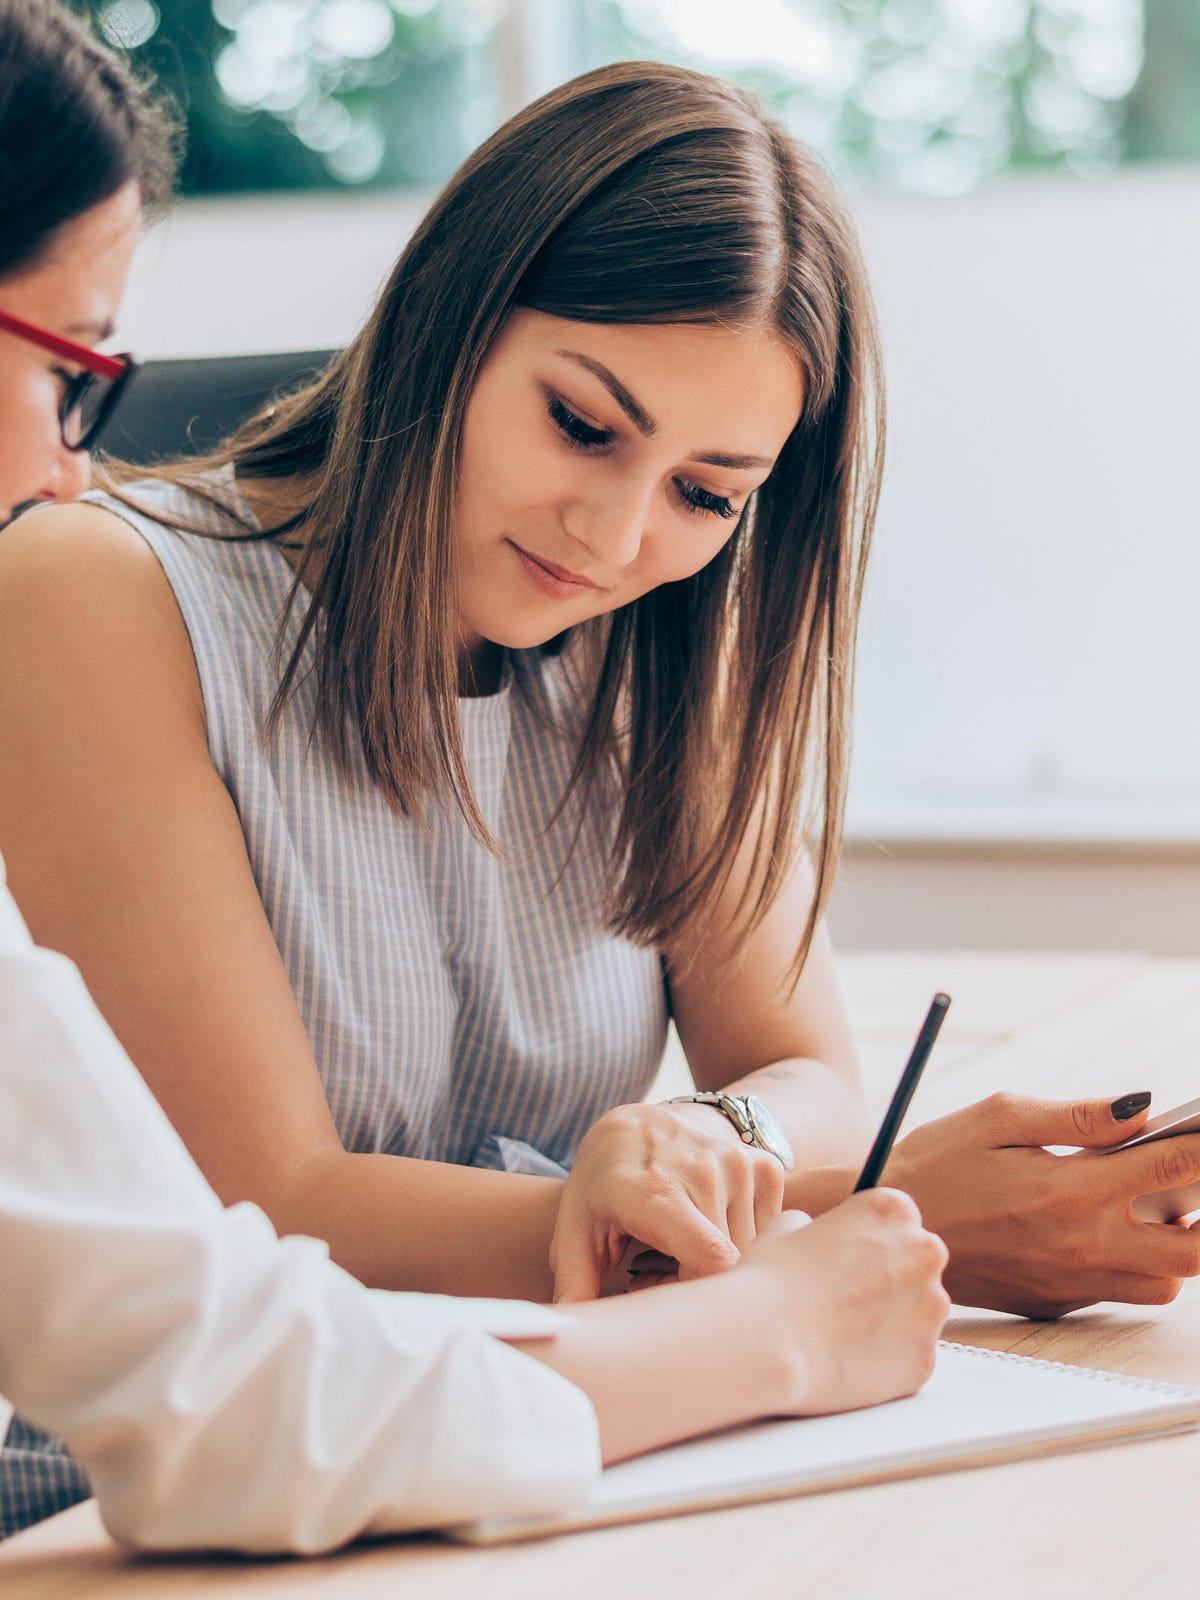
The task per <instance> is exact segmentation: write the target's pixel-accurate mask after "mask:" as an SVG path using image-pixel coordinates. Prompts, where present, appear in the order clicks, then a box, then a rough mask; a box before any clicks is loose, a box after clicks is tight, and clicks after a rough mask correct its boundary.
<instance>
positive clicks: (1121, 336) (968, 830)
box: [124, 168, 1200, 840]
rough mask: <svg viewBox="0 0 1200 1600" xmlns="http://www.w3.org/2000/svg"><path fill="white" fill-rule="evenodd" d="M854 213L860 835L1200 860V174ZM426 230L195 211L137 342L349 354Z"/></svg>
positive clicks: (175, 351) (136, 303)
mask: <svg viewBox="0 0 1200 1600" xmlns="http://www.w3.org/2000/svg"><path fill="white" fill-rule="evenodd" d="M856 205H857V209H858V212H859V215H860V218H861V221H862V224H863V229H864V233H865V236H866V240H867V247H868V253H869V256H870V260H871V264H872V269H873V274H874V281H875V284H876V288H877V294H878V298H879V302H880V309H881V313H882V319H883V324H884V331H885V340H886V346H887V355H888V364H889V371H890V389H891V434H890V450H889V466H888V475H887V483H886V489H885V495H884V503H883V510H882V517H881V523H880V529H879V536H878V543H877V546H876V552H875V557H874V570H873V574H872V578H871V582H870V592H869V596H868V605H867V611H866V616H865V619H864V629H863V653H862V664H861V674H860V694H859V717H858V725H857V726H858V733H857V754H856V769H855V779H854V786H853V800H852V824H853V827H854V831H855V832H857V833H859V834H866V835H874V836H883V837H888V836H892V837H896V838H904V837H910V838H911V837H928V836H944V835H946V834H951V835H956V836H958V837H965V838H972V837H984V838H1000V839H1003V838H1006V837H1020V838H1055V837H1067V838H1077V837H1081V836H1083V837H1095V838H1099V839H1113V838H1118V839H1119V838H1125V837H1141V836H1147V837H1152V838H1157V839H1169V840H1200V713H1198V712H1197V709H1196V708H1197V691H1198V689H1200V628H1197V627H1196V625H1195V622H1194V614H1195V610H1196V606H1197V601H1198V599H1200V517H1198V516H1197V510H1196V465H1197V463H1198V462H1200V449H1197V445H1196V438H1197V433H1198V430H1200V405H1198V404H1197V395H1196V385H1197V376H1196V375H1197V374H1198V373H1200V293H1198V290H1197V285H1198V284H1200V168H1181V169H1179V170H1172V169H1143V170H1130V171H1125V172H1123V173H1121V174H1119V175H1118V176H1115V177H1112V178H1109V179H1105V180H1103V181H1097V182H1082V181H1079V180H1074V179H1070V178H1066V177H1062V178H1060V177H1044V176H1039V177H1036V178H1034V177H1030V178H1023V179H1020V180H1010V181H1007V182H1004V183H997V184H994V185H992V186H990V187H988V188H986V189H983V190H981V191H979V192H978V193H975V194H972V195H968V196H965V197H963V198H959V199H954V200H931V199H920V198H912V197H884V196H880V195H861V196H859V197H858V199H857V201H856ZM415 215H416V209H415V208H414V205H413V203H412V202H411V201H409V200H407V199H404V198H397V197H392V196H382V197H378V196H373V197H369V198H364V197H358V196H352V195H337V196H332V197H327V198H312V197H300V198H276V197H270V198H261V197H255V198H252V199H249V200H238V201H222V202H206V203H203V204H192V205H185V206H182V207H180V208H179V210H178V211H177V213H176V214H175V216H174V217H173V218H172V219H171V220H170V221H168V222H167V223H165V224H163V225H161V226H160V227H159V228H158V229H156V230H155V231H154V232H153V233H151V234H150V235H149V236H148V238H147V240H146V242H145V244H144V245H143V248H142V251H141V254H140V255H139V258H138V262H137V266H136V269H135V281H134V284H133V286H132V289H131V293H130V297H129V310H128V313H127V315H126V319H125V330H124V332H125V335H126V338H127V340H128V343H129V344H130V346H131V347H132V348H134V349H139V350H140V351H141V352H142V353H143V354H144V355H148V356H167V355H192V354H208V353H214V354H215V353H236V352H239V351H249V350H272V349H275V350H281V349H288V348H317V347H323V346H326V345H333V344H337V343H339V342H341V341H342V340H344V339H346V338H347V337H348V336H349V335H350V334H351V332H352V331H353V330H354V328H355V326H356V325H357V323H358V321H359V320H360V318H361V316H362V314H363V312H364V311H365V309H366V307H367V306H368V305H369V303H370V301H371V299H372V297H373V295H374V293H375V291H376V288H377V286H378V285H379V283H380V282H381V281H382V279H383V277H384V275H385V273H386V271H387V268H388V266H389V264H390V262H391V260H392V259H393V257H394V256H395V254H396V253H397V252H398V250H399V249H400V247H401V245H402V244H403V241H404V239H405V237H406V235H407V233H408V231H409V229H410V228H411V226H412V224H413V221H414V218H415Z"/></svg>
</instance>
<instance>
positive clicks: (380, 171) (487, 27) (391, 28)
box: [71, 0, 1200, 194]
mask: <svg viewBox="0 0 1200 1600" xmlns="http://www.w3.org/2000/svg"><path fill="white" fill-rule="evenodd" d="M71 3H73V4H75V5H76V6H77V8H79V9H82V10H86V11H89V12H91V13H92V15H93V16H95V17H96V19H97V21H98V22H99V24H100V26H101V28H102V30H103V31H104V33H105V35H106V36H107V37H108V38H109V39H110V41H112V42H113V43H119V44H124V45H127V46H128V47H129V48H130V49H131V52H132V53H133V54H134V55H135V56H136V57H137V58H138V59H139V60H141V61H142V62H144V63H145V65H146V66H147V67H149V68H150V69H151V70H152V71H153V72H155V73H156V74H158V75H159V76H160V77H161V78H162V79H163V80H164V81H165V82H166V83H167V84H168V85H169V86H170V87H171V89H172V90H173V92H174V93H175V95H176V96H177V98H178V99H179V100H180V102H181V103H182V104H183V105H184V106H185V108H186V112H187V122H188V154H187V159H186V164H185V167H184V172H183V188H184V190H185V192H188V193H193V194H200V193H212V192H221V191H224V192H228V191H235V190H257V189H291V188H307V187H311V186H315V185H316V186H328V185H337V184H352V185H364V184H366V185H372V186H383V185H418V186H429V185H434V184H437V183H439V182H441V181H442V179H444V178H445V177H446V176H447V175H448V173H449V172H450V171H452V170H453V168H454V167H455V166H456V165H457V164H458V162H459V161H460V160H461V159H462V158H463V156H464V155H465V154H466V153H467V151H468V150H469V149H470V148H471V147H472V146H473V145H474V144H475V143H477V142H478V140H479V139H480V138H482V137H483V136H484V135H485V134H486V133H487V132H488V130H489V129H490V128H491V127H492V126H494V125H495V122H496V121H497V120H498V118H499V114H500V113H499V99H500V97H499V94H498V92H497V87H496V79H497V64H496V49H495V30H496V21H497V17H498V16H499V15H500V13H501V11H502V10H503V9H504V4H505V0H71ZM543 3H546V4H554V5H559V6H566V7H570V8H571V9H572V14H573V17H574V20H575V22H576V23H577V28H576V34H577V38H578V41H579V50H578V59H576V60H573V61H564V62H563V63H562V64H561V68H562V71H561V75H562V76H563V77H568V76H570V75H571V74H572V73H573V72H576V71H579V70H582V69H583V68H584V67H586V66H592V65H597V64H599V63H600V62H602V61H609V60H614V59H618V58H621V57H628V56H635V55H648V56H653V57H657V58H659V59H671V60H678V61H682V62H684V63H686V64H689V65H693V66H697V67H700V68H702V69H703V70H707V71H712V72H718V73H721V74H723V75H725V76H728V77H733V78H736V79H737V80H738V81H740V82H743V83H745V84H746V85H747V87H750V88H752V89H754V90H755V91H756V92H758V93H759V94H761V95H763V96H764V97H765V98H766V99H767V100H768V101H769V102H770V103H771V104H772V105H773V106H774V107H775V108H776V109H777V110H778V112H779V114H780V115H782V116H783V117H784V118H785V120H786V121H787V122H788V123H789V125H790V126H791V127H792V128H793V129H794V131H795V132H797V133H798V134H800V135H801V136H802V137H806V138H808V139H810V140H811V141H812V142H813V143H814V144H816V145H817V146H818V147H819V148H821V149H822V150H823V151H824V152H825V153H826V154H827V155H828V156H829V157H830V158H831V159H832V160H833V161H834V163H835V165H836V166H838V167H839V168H840V170H841V171H842V172H843V173H845V174H846V175H847V176H851V177H855V178H859V179H861V180H864V181H867V182H871V183H881V184H886V185H891V186H896V187H899V188H905V189H913V190H917V191H923V192H932V193H947V194H948V193H956V192H960V191H962V190H964V189H968V188H970V187H972V186H973V185H975V184H977V183H979V182H980V181H982V180H984V179H985V178H987V177H989V176H992V175H993V174H996V173H999V172H1004V171H1010V170H1013V169H1020V168H1027V167H1063V168H1067V169H1069V170H1073V171H1077V172H1081V173H1095V172H1103V171H1107V170H1110V169H1111V168H1112V167H1114V166H1116V165H1117V164H1118V163H1120V162H1122V161H1128V160H1180V159H1189V160H1190V159H1195V158H1196V157H1197V156H1200V0H737V3H735V0H543ZM536 10H537V7H536V4H535V5H528V4H527V5H526V7H525V13H524V14H525V15H526V18H527V22H526V25H527V26H531V27H535V26H536ZM531 18H532V19H534V20H533V21H530V20H529V19H531Z"/></svg>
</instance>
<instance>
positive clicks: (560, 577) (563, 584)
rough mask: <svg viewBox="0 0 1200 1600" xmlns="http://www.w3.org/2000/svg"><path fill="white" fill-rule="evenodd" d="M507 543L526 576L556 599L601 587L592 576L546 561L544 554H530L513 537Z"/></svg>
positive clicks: (544, 592)
mask: <svg viewBox="0 0 1200 1600" xmlns="http://www.w3.org/2000/svg"><path fill="white" fill-rule="evenodd" d="M507 543H508V544H509V545H510V546H511V548H512V550H513V553H514V554H515V555H516V558H517V560H518V561H519V562H520V563H521V570H522V571H523V572H524V574H525V576H526V577H527V578H528V579H529V581H530V583H532V584H533V586H534V588H535V589H539V590H540V591H541V592H542V594H547V595H550V596H551V597H552V598H553V599H555V600H569V599H571V598H572V597H573V596H574V595H577V594H582V593H583V591H584V590H585V589H598V588H599V587H600V585H599V584H597V583H594V582H593V581H592V579H591V578H584V577H581V576H580V575H579V573H577V572H569V571H568V570H567V568H566V567H560V566H557V565H556V564H555V563H554V562H553V561H546V560H545V559H544V558H543V557H542V556H533V555H530V553H529V551H528V550H522V548H521V546H520V545H519V544H514V543H513V541H512V540H511V539H509V540H508V541H507Z"/></svg>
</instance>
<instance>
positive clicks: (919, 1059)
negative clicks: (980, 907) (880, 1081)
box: [854, 994, 950, 1194]
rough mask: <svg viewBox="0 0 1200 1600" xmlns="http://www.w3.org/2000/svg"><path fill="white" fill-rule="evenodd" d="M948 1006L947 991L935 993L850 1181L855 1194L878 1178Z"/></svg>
mask: <svg viewBox="0 0 1200 1600" xmlns="http://www.w3.org/2000/svg"><path fill="white" fill-rule="evenodd" d="M949 1009H950V996H949V995H948V994H935V995H934V997H933V1003H932V1005H931V1006H930V1007H929V1012H928V1015H927V1016H926V1018H925V1021H924V1022H923V1023H922V1024H921V1031H920V1033H919V1034H918V1035H917V1042H916V1044H914V1045H913V1048H912V1055H910V1056H909V1058H908V1065H907V1066H906V1067H905V1069H904V1071H903V1072H902V1073H901V1074H900V1082H899V1083H898V1084H897V1085H896V1092H895V1094H894V1095H893V1096H892V1103H891V1105H890V1106H889V1107H888V1108H887V1112H886V1114H885V1116H884V1119H883V1121H882V1122H881V1123H880V1125H879V1132H878V1133H877V1134H876V1135H875V1143H874V1144H873V1145H872V1146H871V1153H870V1155H869V1156H868V1157H867V1160H866V1165H865V1166H864V1167H863V1169H862V1171H861V1172H860V1173H859V1175H858V1182H857V1183H856V1184H855V1185H854V1192H855V1194H857V1193H858V1191H859V1190H860V1189H873V1188H874V1187H875V1185H876V1184H877V1183H878V1182H879V1179H880V1176H881V1175H882V1173H883V1169H884V1167H885V1166H886V1164H887V1158H888V1157H889V1156H890V1155H891V1153H892V1146H893V1145H894V1144H895V1142H896V1135H897V1134H898V1133H899V1132H900V1124H901V1123H902V1122H903V1121H904V1113H905V1112H906V1111H907V1110H908V1107H909V1102H910V1101H911V1100H912V1097H913V1095H914V1094H916V1092H917V1084H918V1083H919V1082H920V1080H921V1074H922V1072H924V1070H925V1063H926V1062H927V1061H928V1060H929V1052H930V1051H931V1050H932V1049H933V1042H934V1040H935V1039H936V1038H937V1036H938V1030H939V1029H940V1028H941V1026H942V1023H943V1022H944V1021H945V1017H946V1012H947V1011H948V1010H949Z"/></svg>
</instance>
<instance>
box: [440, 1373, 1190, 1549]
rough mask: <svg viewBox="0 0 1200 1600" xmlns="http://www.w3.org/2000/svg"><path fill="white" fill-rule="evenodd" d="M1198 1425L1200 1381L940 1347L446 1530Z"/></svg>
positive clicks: (734, 1499) (589, 1515) (488, 1534)
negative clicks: (556, 1500)
mask: <svg viewBox="0 0 1200 1600" xmlns="http://www.w3.org/2000/svg"><path fill="white" fill-rule="evenodd" d="M1197 1425H1200V1391H1196V1390H1192V1389H1181V1388H1177V1387H1176V1386H1175V1385H1173V1384H1166V1383H1154V1382H1151V1381H1149V1380H1148V1379H1143V1378H1130V1377H1123V1376H1120V1375H1119V1374H1116V1373H1111V1372H1093V1371H1090V1370H1088V1369H1087V1368H1084V1367H1069V1366H1063V1365H1061V1364H1060V1363H1058V1362H1054V1361H1035V1360H1031V1359H1030V1358H1029V1357H1026V1356H1017V1355H1010V1354H1007V1353H1006V1352H1002V1351H995V1350H979V1349H974V1348H972V1347H969V1346H967V1345H960V1344H943V1345H941V1347H940V1349H939V1352H938V1361H937V1367H936V1370H935V1371H934V1375H933V1377H932V1378H931V1379H930V1380H929V1382H928V1383H927V1384H926V1385H925V1387H924V1388H923V1389H922V1390H921V1391H920V1393H919V1394H915V1395H913V1396H911V1397H910V1398H909V1399H906V1400H893V1401H891V1402H890V1403H888V1404H886V1405H881V1406H873V1407H871V1408H869V1409H868V1410H865V1411H847V1412H842V1413H841V1414H839V1415H838V1416H832V1417H805V1418H801V1419H798V1420H790V1421H789V1420H784V1421H778V1422H765V1423H757V1424H755V1425H754V1426H751V1427H745V1428H734V1429H730V1430H728V1431H727V1432H724V1433H718V1434H710V1435H709V1436H708V1437H707V1438H704V1439H697V1440H694V1441H692V1442H691V1443H690V1444H683V1445H675V1446H673V1447H672V1448H670V1449H668V1450H656V1451H654V1452H653V1453H652V1454H650V1455H645V1456H638V1457H637V1458H636V1459H635V1460H632V1461H624V1462H621V1463H620V1465H618V1466H615V1467H609V1468H608V1469H607V1470H606V1471H605V1472H603V1473H602V1474H601V1477H600V1481H599V1483H598V1485H597V1487H596V1490H595V1492H594V1494H593V1496H592V1499H591V1501H590V1502H589V1503H588V1504H587V1505H586V1506H583V1507H581V1508H580V1509H578V1510H576V1511H569V1512H565V1513H561V1514H556V1515H553V1516H548V1517H544V1518H530V1519H523V1520H520V1521H517V1520H501V1519H493V1520H488V1521H483V1522H473V1523H469V1524H466V1525H464V1526H462V1527H458V1528H452V1529H448V1530H447V1533H448V1535H449V1536H450V1537H451V1538H454V1539H459V1540H463V1541H465V1542H467V1543H469V1544H496V1543H504V1542H506V1541H509V1540H514V1539H532V1538H539V1537H541V1536H543V1535H546V1534H561V1533H571V1532H574V1531H575V1530H577V1529H581V1528H599V1527H604V1526H605V1525H607V1524H609V1523H616V1522H635V1521H641V1520H644V1519H647V1518H650V1517H667V1516H674V1515H677V1514H679V1513H681V1512H685V1511H699V1510H703V1509H707V1508H709V1507H717V1506H732V1505H743V1504H745V1503H747V1502H749V1501H754V1500H777V1499H785V1498H787V1497H789V1496H792V1495H802V1494H817V1493H819V1492H821V1491H823V1490H826V1489H848V1488H852V1487H854V1486H856V1485H860V1484H869V1483H881V1482H883V1481H885V1480H886V1479H889V1478H907V1477H916V1476H919V1475H921V1474H925V1473H934V1472H949V1471H953V1470H956V1469H958V1468H961V1467H976V1466H985V1465H989V1464H991V1463H993V1462H998V1461H1012V1460H1015V1459H1017V1458H1019V1457H1021V1456H1034V1455H1048V1454H1050V1453H1052V1452H1054V1451H1060V1450H1076V1449H1080V1448H1083V1447H1085V1446H1090V1445H1100V1444H1109V1443H1113V1442H1115V1441H1118V1440H1122V1439H1133V1438H1145V1437H1147V1436H1149V1435H1153V1434H1166V1433H1182V1432H1186V1431H1188V1430H1190V1429H1192V1428H1195V1427H1196V1426H1197Z"/></svg>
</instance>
